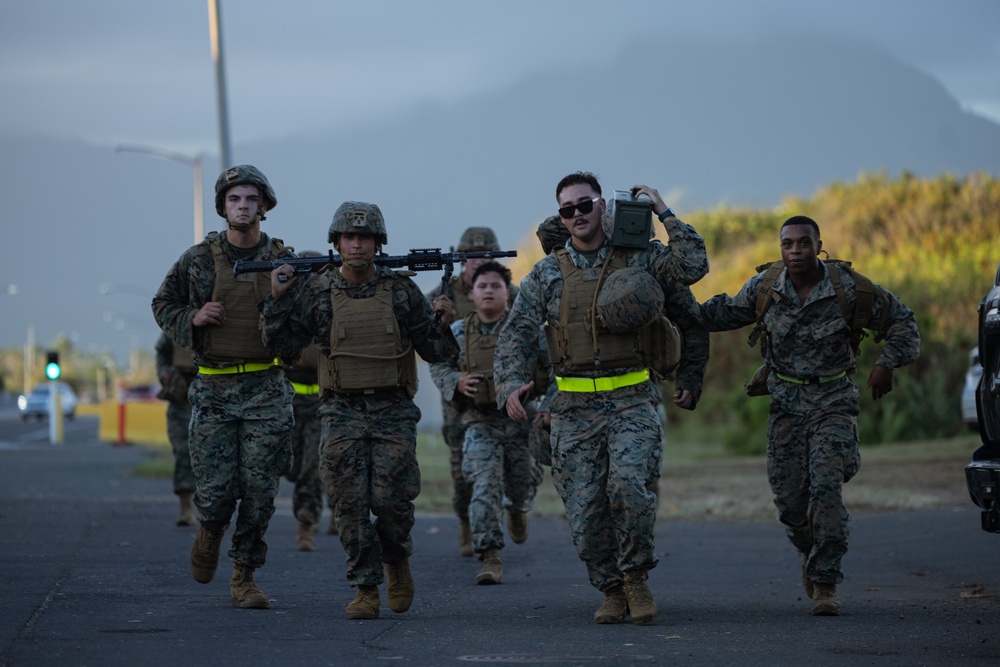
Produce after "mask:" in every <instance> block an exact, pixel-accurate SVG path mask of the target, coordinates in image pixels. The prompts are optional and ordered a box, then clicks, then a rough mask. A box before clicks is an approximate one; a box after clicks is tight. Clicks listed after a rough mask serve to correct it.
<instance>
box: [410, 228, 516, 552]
mask: <svg viewBox="0 0 1000 667" xmlns="http://www.w3.org/2000/svg"><path fill="white" fill-rule="evenodd" d="M499 249H500V244H499V242H498V241H497V235H496V233H495V232H494V231H493V230H492V229H490V228H489V227H469V228H468V229H466V230H465V231H464V232H462V236H461V238H460V239H459V241H458V248H457V250H458V251H459V252H486V251H488V250H499ZM487 261H489V260H487V259H485V258H474V259H468V260H466V261H464V262H462V272H461V273H459V274H458V275H457V276H453V277H452V278H451V280H450V281H449V283H448V289H447V292H446V293H445V296H447V297H448V298H449V299H451V300H452V303H454V307H455V312H454V317H455V320H456V321H457V320H461V319H462V318H464V317H465V316H466V315H468V314H469V313H471V312H473V311H475V309H476V308H475V305H474V304H473V303H472V296H471V295H470V291H471V290H472V275H473V273H475V271H476V269H477V268H478V267H479V266H481V265H483V264H485V263H486V262H487ZM441 293H442V286H441V285H440V284H438V285H437V286H436V287H435V288H434V289H432V290H431V291H430V292H428V294H427V300H428V302H430V301H433V300H434V299H436V298H437V297H438V296H439V295H440V294H441ZM516 296H517V288H516V287H515V288H513V289H512V290H511V295H510V302H511V303H513V302H514V297H516ZM441 420H442V421H441V435H442V437H443V438H444V442H445V444H446V445H448V452H449V456H450V459H449V462H450V464H451V480H452V493H451V505H452V508H453V509H454V510H455V516H457V517H458V519H459V522H460V524H459V536H458V537H459V539H458V542H459V550H460V551H461V553H462V555H463V556H471V555H472V553H473V549H472V528H471V526H470V524H469V502H470V501H471V499H472V485H471V484H470V483H469V482H467V481H466V479H465V475H464V474H463V473H462V446H463V443H464V442H465V428H466V425H465V424H464V423H463V422H462V418H461V415H460V414H459V411H458V410H456V408H455V407H454V406H453V405H452V403H451V401H449V400H447V399H446V398H445V397H444V395H443V394H442V396H441Z"/></svg>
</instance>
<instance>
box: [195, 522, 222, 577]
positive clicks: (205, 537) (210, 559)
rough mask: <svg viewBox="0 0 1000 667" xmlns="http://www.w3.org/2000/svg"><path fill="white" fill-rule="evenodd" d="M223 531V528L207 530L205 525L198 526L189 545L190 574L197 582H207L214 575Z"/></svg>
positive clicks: (217, 564)
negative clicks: (190, 545)
mask: <svg viewBox="0 0 1000 667" xmlns="http://www.w3.org/2000/svg"><path fill="white" fill-rule="evenodd" d="M225 533H226V531H225V530H208V529H207V528H205V526H198V535H197V536H196V537H195V538H194V545H193V546H192V547H191V574H192V575H193V576H194V580H195V581H197V582H198V583H200V584H207V583H208V582H210V581H211V580H212V577H214V576H215V568H217V567H218V566H219V549H220V548H221V547H222V536H223V535H225Z"/></svg>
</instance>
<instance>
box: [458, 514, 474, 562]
mask: <svg viewBox="0 0 1000 667" xmlns="http://www.w3.org/2000/svg"><path fill="white" fill-rule="evenodd" d="M461 521H462V524H461V526H460V527H459V531H458V548H459V550H461V552H462V555H463V556H471V555H472V524H470V523H469V520H468V519H462V520H461Z"/></svg>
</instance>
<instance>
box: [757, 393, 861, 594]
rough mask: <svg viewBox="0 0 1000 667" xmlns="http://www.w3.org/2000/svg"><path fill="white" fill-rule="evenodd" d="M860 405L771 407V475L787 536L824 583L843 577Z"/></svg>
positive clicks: (814, 575)
mask: <svg viewBox="0 0 1000 667" xmlns="http://www.w3.org/2000/svg"><path fill="white" fill-rule="evenodd" d="M860 464H861V457H860V455H859V452H858V423H857V406H856V405H853V406H852V405H844V406H836V405H835V406H830V407H828V408H825V409H823V410H822V411H820V410H817V411H815V412H813V413H812V414H809V415H806V416H802V415H793V414H789V413H786V412H779V411H777V410H774V409H772V411H771V416H770V425H769V427H768V444H767V477H768V481H769V482H770V484H771V491H772V492H773V493H774V504H775V506H777V508H778V520H779V521H780V522H781V523H782V524H783V525H784V526H785V532H786V533H787V534H788V539H789V540H791V542H792V544H794V545H795V548H796V549H798V550H799V551H800V552H802V553H805V554H808V555H809V559H808V561H807V563H806V574H807V576H808V577H809V579H811V580H812V581H814V582H816V583H821V584H839V583H840V582H841V581H843V579H844V575H843V574H842V573H841V571H840V561H841V559H843V557H844V554H846V553H847V538H848V533H849V531H850V523H851V517H850V514H849V513H848V512H847V508H846V507H844V500H843V495H842V491H843V484H844V482H847V481H848V480H850V479H851V478H852V477H854V475H855V474H856V473H857V472H858V468H859V466H860Z"/></svg>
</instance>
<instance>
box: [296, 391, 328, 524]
mask: <svg viewBox="0 0 1000 667" xmlns="http://www.w3.org/2000/svg"><path fill="white" fill-rule="evenodd" d="M319 406H320V399H319V396H318V395H314V396H308V395H304V394H295V397H294V398H293V399H292V414H293V415H294V417H295V426H293V427H292V430H291V432H290V433H289V440H290V442H291V452H292V467H291V470H289V472H288V475H287V477H288V480H289V481H291V482H293V483H294V484H295V489H294V491H293V492H292V513H293V514H294V515H295V518H296V519H298V520H299V521H301V522H302V523H309V524H315V523H319V520H320V517H321V516H322V514H323V482H322V480H320V477H319V443H320V437H321V436H320V431H321V427H320V418H319Z"/></svg>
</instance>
